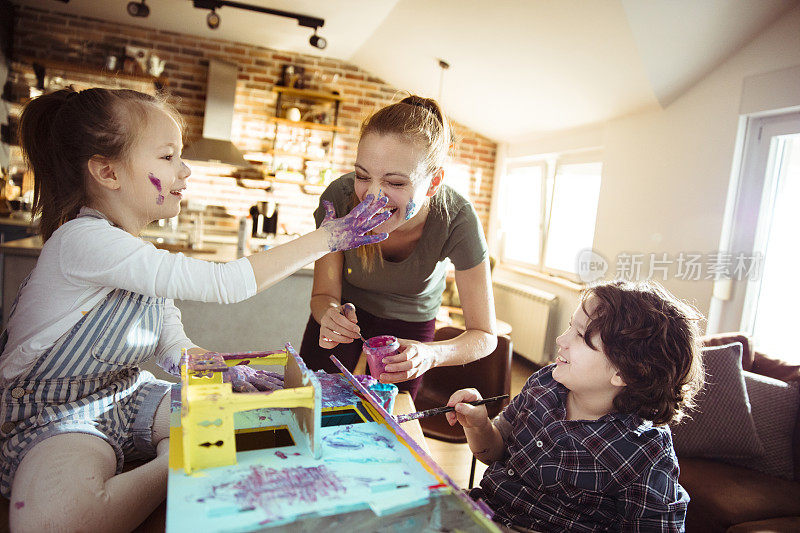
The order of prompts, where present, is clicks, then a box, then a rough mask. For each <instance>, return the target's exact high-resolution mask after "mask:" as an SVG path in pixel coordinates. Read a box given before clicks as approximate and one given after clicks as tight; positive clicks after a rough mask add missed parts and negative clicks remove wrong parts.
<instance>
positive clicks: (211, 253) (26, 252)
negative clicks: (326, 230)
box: [0, 235, 314, 275]
mask: <svg viewBox="0 0 800 533" xmlns="http://www.w3.org/2000/svg"><path fill="white" fill-rule="evenodd" d="M146 240H148V241H150V242H153V241H152V240H151V239H146ZM288 240H291V239H288ZM288 240H287V239H282V242H288ZM268 242H269V241H267V240H266V239H258V240H254V241H253V245H254V246H252V248H256V247H259V248H260V247H261V246H263V245H266V244H267V243H268ZM153 244H154V245H155V246H156V248H163V249H165V250H168V251H171V252H180V253H182V254H184V255H186V256H188V257H194V258H197V259H203V260H205V261H216V262H228V261H233V260H235V259H238V257H237V255H236V244H230V243H224V242H205V243H204V244H203V246H202V247H201V248H199V249H197V250H195V249H191V248H188V247H186V246H184V245H173V244H165V243H158V242H153ZM41 251H42V238H41V237H40V236H39V235H35V236H33V237H26V238H24V239H18V240H16V241H10V242H6V243H3V244H0V252H2V253H4V254H10V255H19V256H28V257H39V253H40V252H41ZM253 253H256V250H254V251H253ZM313 268H314V265H313V263H311V264H309V265H306V266H305V267H303V269H304V270H313ZM26 275H27V274H26Z"/></svg>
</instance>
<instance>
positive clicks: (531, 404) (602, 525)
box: [470, 366, 689, 532]
mask: <svg viewBox="0 0 800 533" xmlns="http://www.w3.org/2000/svg"><path fill="white" fill-rule="evenodd" d="M552 371H553V367H552V366H549V367H545V368H543V369H541V370H540V371H538V372H536V373H535V374H533V375H532V376H531V377H530V378H529V379H528V382H527V383H526V384H525V386H524V387H523V389H522V392H520V394H519V395H518V396H516V397H515V398H514V399H513V400H512V401H511V403H510V404H509V405H508V407H506V409H505V410H504V411H503V412H502V413H500V415H499V416H498V417H497V418H496V419H495V420H494V424H495V426H496V427H497V428H498V429H499V430H500V433H501V434H502V435H503V440H504V442H505V445H506V453H505V455H504V457H503V459H502V460H500V461H496V462H495V463H493V464H492V465H490V466H489V468H488V469H487V470H486V473H485V474H484V477H483V479H482V480H481V484H480V487H476V488H474V489H472V491H471V492H470V496H472V497H473V498H482V499H483V500H485V501H486V503H487V504H488V505H489V506H490V507H491V508H492V509H493V510H494V511H495V513H496V514H495V517H494V520H496V521H497V522H500V523H503V524H505V525H507V526H511V525H512V524H513V525H514V526H517V527H522V528H528V529H534V530H540V531H570V532H580V531H670V532H679V531H683V521H684V518H685V516H686V505H687V503H688V502H689V495H688V494H687V493H686V491H685V490H683V487H681V486H680V485H679V484H678V460H677V458H676V457H675V452H674V450H673V448H672V435H671V434H670V431H669V428H667V427H665V426H659V427H654V426H652V425H651V424H650V423H649V422H645V421H643V420H642V419H640V418H638V417H636V416H634V415H623V414H619V413H610V414H607V415H605V416H603V417H601V418H599V419H598V420H567V419H566V414H567V412H566V401H567V392H568V390H567V389H566V387H564V386H563V385H561V384H560V383H558V382H556V381H555V380H554V379H553V375H552Z"/></svg>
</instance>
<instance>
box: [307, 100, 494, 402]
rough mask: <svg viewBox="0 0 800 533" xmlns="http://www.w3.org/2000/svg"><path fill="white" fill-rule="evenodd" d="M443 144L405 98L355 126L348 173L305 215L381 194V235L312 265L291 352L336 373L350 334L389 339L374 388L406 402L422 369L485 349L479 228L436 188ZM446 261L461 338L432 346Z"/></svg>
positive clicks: (443, 124) (428, 107)
mask: <svg viewBox="0 0 800 533" xmlns="http://www.w3.org/2000/svg"><path fill="white" fill-rule="evenodd" d="M450 143H451V134H450V128H449V125H448V123H447V119H446V117H445V116H444V114H443V113H442V111H441V109H440V108H439V105H438V104H437V103H436V101H434V100H431V99H427V98H421V97H418V96H409V97H408V98H405V99H403V100H402V101H400V102H398V103H396V104H392V105H390V106H387V107H385V108H383V109H381V110H379V111H378V112H376V113H375V114H374V115H372V116H371V117H370V118H368V119H367V120H366V122H365V123H364V125H363V127H362V130H361V139H360V141H359V143H358V154H357V156H356V163H355V172H354V173H350V174H346V175H344V176H342V177H341V178H339V179H337V180H336V181H334V182H333V183H331V185H330V186H328V188H327V189H326V190H325V192H324V193H323V194H322V197H321V202H320V204H321V207H320V208H318V209H317V210H316V211H315V212H314V216H315V218H316V221H317V224H320V223H321V222H322V220H323V218H324V217H325V216H326V214H328V215H329V214H330V213H332V212H334V211H335V212H336V213H346V212H347V211H349V210H350V208H351V207H352V206H353V205H355V204H356V203H358V201H359V199H361V198H364V197H366V195H367V194H373V195H375V196H376V197H378V196H381V195H383V196H387V197H388V198H389V201H388V204H387V205H386V207H385V208H384V209H385V210H388V211H390V212H391V216H390V217H389V219H388V220H387V221H386V222H384V223H383V224H381V226H379V227H378V230H379V231H381V232H387V233H388V234H389V237H388V238H387V239H386V240H385V241H383V242H381V243H380V244H375V245H371V246H366V247H362V248H361V251H360V252H356V251H345V252H333V253H329V254H327V255H325V256H324V257H322V258H321V259H319V260H317V262H316V263H315V266H314V286H313V290H312V294H311V317H310V318H309V321H308V325H307V326H306V331H305V334H304V335H303V342H302V345H301V348H300V353H301V354H302V356H303V358H304V359H305V360H306V362H307V364H308V365H309V366H310V367H311V368H314V369H323V370H326V371H328V372H338V369H337V368H336V367H335V366H334V365H333V363H332V362H331V361H330V357H329V356H330V354H331V353H333V354H335V355H336V356H337V358H338V359H339V360H340V361H341V362H342V363H343V364H344V365H345V366H346V367H348V368H350V369H354V368H355V366H356V363H357V362H358V358H359V355H360V353H361V345H362V343H361V342H360V341H359V342H353V341H354V340H356V339H358V338H359V334H360V335H361V336H363V337H366V338H369V337H373V336H376V335H394V336H395V337H397V338H398V339H399V340H400V351H399V352H398V353H397V354H396V355H393V356H390V357H386V358H385V359H384V363H386V365H387V366H386V370H385V373H383V374H381V381H382V382H384V383H397V384H398V386H399V388H400V389H401V390H407V391H409V392H410V393H411V395H412V396H415V395H416V392H417V390H418V389H419V386H420V382H421V378H422V375H423V374H424V373H425V372H426V371H427V370H429V369H431V368H433V367H436V366H449V365H461V364H465V363H469V362H470V361H474V360H476V359H480V358H481V357H484V356H486V355H488V354H489V353H491V352H492V350H494V348H495V346H496V343H497V337H496V333H495V316H494V301H493V297H492V289H491V282H490V271H489V260H488V252H487V247H486V240H485V239H484V236H483V230H482V228H481V225H480V221H479V220H478V217H477V215H476V213H475V209H474V208H473V206H472V204H470V203H469V201H468V200H467V199H466V198H464V197H463V196H461V195H460V194H458V193H457V192H456V191H455V190H453V189H452V188H450V187H448V186H447V185H444V184H443V183H442V180H443V178H444V165H445V163H446V161H447V157H448V152H449V149H450ZM448 258H449V259H450V260H451V261H452V263H453V265H454V266H455V270H456V272H455V279H456V286H457V288H458V291H459V296H460V298H461V304H462V307H463V310H464V320H465V326H466V331H465V332H464V333H462V334H461V335H459V336H458V337H456V338H454V339H450V340H447V341H441V342H433V335H434V330H435V322H436V314H437V313H438V310H439V306H440V305H441V297H442V291H443V289H444V285H445V275H446V268H447V264H446V260H447V259H448ZM345 303H352V304H353V305H354V306H355V310H353V308H352V307H351V306H348V307H347V308H345V307H344V305H343V304H345ZM334 348H335V349H334Z"/></svg>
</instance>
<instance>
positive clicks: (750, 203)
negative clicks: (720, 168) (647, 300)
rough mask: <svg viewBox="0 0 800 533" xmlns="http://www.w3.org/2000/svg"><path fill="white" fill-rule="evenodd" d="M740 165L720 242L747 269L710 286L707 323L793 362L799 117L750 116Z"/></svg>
mask: <svg viewBox="0 0 800 533" xmlns="http://www.w3.org/2000/svg"><path fill="white" fill-rule="evenodd" d="M741 168H742V170H741V174H740V176H739V178H738V182H737V183H735V184H734V189H733V192H735V195H732V196H733V202H734V203H733V208H732V211H731V210H729V213H728V214H727V215H726V226H727V227H726V234H727V235H728V236H727V237H726V238H725V239H724V240H723V244H724V243H726V242H727V245H728V247H729V250H731V252H732V255H733V256H734V257H737V256H741V255H743V256H747V257H750V258H751V259H750V267H751V268H750V269H748V271H747V272H746V274H747V275H737V272H733V273H732V276H731V278H730V280H729V281H727V284H725V283H722V284H720V285H721V287H720V286H715V290H714V295H715V297H716V299H717V302H718V303H717V304H712V311H711V313H710V315H711V316H710V317H709V323H710V324H713V325H714V326H713V327H714V331H734V330H742V331H746V332H748V333H750V334H751V335H752V336H753V341H754V344H755V346H756V348H757V349H758V350H759V351H762V352H764V353H767V354H768V355H771V356H774V357H778V358H781V359H785V360H788V361H790V362H793V363H798V362H800V354H798V351H797V349H796V342H795V341H794V338H793V330H794V328H795V327H796V326H795V323H796V320H795V319H794V306H795V305H796V302H797V301H798V300H800V285H798V284H797V282H796V280H795V277H796V273H797V265H798V264H800V249H799V248H798V246H797V228H799V227H800V211H798V209H797V206H798V205H800V113H790V114H784V115H778V116H772V117H761V118H751V119H749V120H748V122H747V129H746V134H745V141H744V150H743V154H742V167H741ZM723 289H724V290H723Z"/></svg>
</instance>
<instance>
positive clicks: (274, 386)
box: [222, 364, 283, 392]
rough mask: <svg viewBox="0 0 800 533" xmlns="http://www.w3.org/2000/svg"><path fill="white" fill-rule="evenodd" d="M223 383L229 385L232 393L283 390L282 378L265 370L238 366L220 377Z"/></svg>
mask: <svg viewBox="0 0 800 533" xmlns="http://www.w3.org/2000/svg"><path fill="white" fill-rule="evenodd" d="M222 382H223V383H230V384H231V387H232V389H233V391H234V392H271V391H274V390H278V389H282V388H283V376H281V375H280V374H277V373H275V372H268V371H266V370H256V369H255V368H252V367H249V366H246V365H243V364H238V365H235V366H232V367H231V368H229V369H228V370H227V371H226V372H225V373H224V374H223V375H222Z"/></svg>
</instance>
